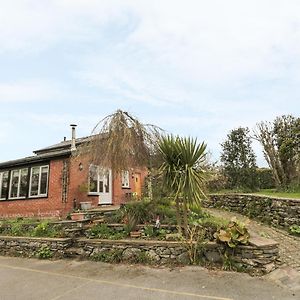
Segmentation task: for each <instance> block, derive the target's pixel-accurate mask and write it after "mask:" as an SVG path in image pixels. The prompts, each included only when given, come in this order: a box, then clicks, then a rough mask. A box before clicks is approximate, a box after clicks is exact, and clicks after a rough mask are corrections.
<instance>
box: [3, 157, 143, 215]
mask: <svg viewBox="0 0 300 300" xmlns="http://www.w3.org/2000/svg"><path fill="white" fill-rule="evenodd" d="M67 160H68V162H69V178H68V190H67V202H65V203H63V201H62V192H63V191H62V175H63V159H57V160H53V161H51V162H50V173H49V189H48V197H47V198H35V199H30V198H29V199H26V200H3V201H0V217H21V216H23V217H36V216H38V217H43V218H47V217H62V218H65V217H66V215H67V214H68V213H69V212H71V211H72V210H73V201H74V199H76V203H77V207H78V208H79V207H80V202H92V206H93V207H96V206H97V205H98V202H99V197H98V196H90V195H88V191H87V187H88V174H89V165H90V162H89V160H88V159H87V158H86V157H83V156H81V157H74V158H69V159H67ZM80 163H81V164H82V170H80V168H79V164H80ZM135 172H139V173H141V185H143V184H144V179H145V177H146V175H147V172H146V171H145V170H142V171H141V170H133V171H130V188H126V189H125V188H122V185H121V178H120V177H119V176H114V178H113V191H112V198H113V204H114V205H119V204H121V203H125V202H126V201H127V200H128V197H126V194H127V193H134V192H135V189H134V187H135V185H134V177H133V175H134V173H135Z"/></svg>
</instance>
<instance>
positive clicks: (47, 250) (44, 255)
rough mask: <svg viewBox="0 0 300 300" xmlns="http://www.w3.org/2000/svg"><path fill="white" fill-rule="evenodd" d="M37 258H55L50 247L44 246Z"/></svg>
mask: <svg viewBox="0 0 300 300" xmlns="http://www.w3.org/2000/svg"><path fill="white" fill-rule="evenodd" d="M36 256H37V257H38V258H40V259H48V258H51V257H52V256H53V252H52V251H51V249H50V248H49V247H48V246H42V247H41V248H40V249H39V250H38V251H37V252H36Z"/></svg>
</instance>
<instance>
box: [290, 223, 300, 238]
mask: <svg viewBox="0 0 300 300" xmlns="http://www.w3.org/2000/svg"><path fill="white" fill-rule="evenodd" d="M290 233H291V234H293V235H298V236H300V226H299V225H296V224H294V225H292V226H290Z"/></svg>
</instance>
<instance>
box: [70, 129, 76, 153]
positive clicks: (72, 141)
mask: <svg viewBox="0 0 300 300" xmlns="http://www.w3.org/2000/svg"><path fill="white" fill-rule="evenodd" d="M70 126H71V128H72V140H71V151H75V150H76V126H77V125H76V124H71V125H70Z"/></svg>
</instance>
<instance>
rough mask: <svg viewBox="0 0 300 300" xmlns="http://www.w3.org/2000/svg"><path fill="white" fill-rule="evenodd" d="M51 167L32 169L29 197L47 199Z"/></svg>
mask: <svg viewBox="0 0 300 300" xmlns="http://www.w3.org/2000/svg"><path fill="white" fill-rule="evenodd" d="M48 176H49V166H38V167H32V168H31V173H30V185H29V197H46V196H47V192H48Z"/></svg>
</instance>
